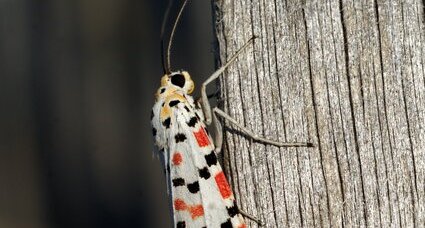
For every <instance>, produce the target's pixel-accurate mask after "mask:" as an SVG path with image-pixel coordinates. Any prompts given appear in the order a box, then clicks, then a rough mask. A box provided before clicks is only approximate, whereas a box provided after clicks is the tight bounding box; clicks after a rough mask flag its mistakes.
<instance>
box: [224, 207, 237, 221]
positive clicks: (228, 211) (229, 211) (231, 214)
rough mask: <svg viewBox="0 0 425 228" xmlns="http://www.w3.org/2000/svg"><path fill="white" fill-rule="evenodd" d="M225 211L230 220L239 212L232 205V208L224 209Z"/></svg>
mask: <svg viewBox="0 0 425 228" xmlns="http://www.w3.org/2000/svg"><path fill="white" fill-rule="evenodd" d="M226 209H227V213H228V214H229V216H230V217H232V218H233V217H235V215H237V214H238V213H239V210H238V208H237V207H236V206H235V205H233V206H232V207H226Z"/></svg>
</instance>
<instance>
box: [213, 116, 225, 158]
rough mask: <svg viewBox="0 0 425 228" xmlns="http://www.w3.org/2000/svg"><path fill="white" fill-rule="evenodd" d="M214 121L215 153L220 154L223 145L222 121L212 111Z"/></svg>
mask: <svg viewBox="0 0 425 228" xmlns="http://www.w3.org/2000/svg"><path fill="white" fill-rule="evenodd" d="M212 123H213V125H214V130H215V134H214V145H215V150H214V151H215V153H216V154H218V153H220V151H221V146H222V145H223V128H222V127H221V123H220V121H219V120H218V118H217V115H216V114H215V113H214V112H213V113H212Z"/></svg>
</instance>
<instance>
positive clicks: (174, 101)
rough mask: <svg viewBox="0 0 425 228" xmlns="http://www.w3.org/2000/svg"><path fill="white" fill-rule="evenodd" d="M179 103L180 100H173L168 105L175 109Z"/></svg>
mask: <svg viewBox="0 0 425 228" xmlns="http://www.w3.org/2000/svg"><path fill="white" fill-rule="evenodd" d="M178 103H180V101H179V100H172V101H170V103H168V105H169V106H170V107H173V106H176V105H177V104H178Z"/></svg>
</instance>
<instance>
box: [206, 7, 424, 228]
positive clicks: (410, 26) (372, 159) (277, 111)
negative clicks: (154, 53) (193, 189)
mask: <svg viewBox="0 0 425 228" xmlns="http://www.w3.org/2000/svg"><path fill="white" fill-rule="evenodd" d="M213 8H214V11H215V18H214V19H215V32H216V35H217V41H218V45H217V46H218V54H217V60H218V62H219V63H220V62H221V63H223V62H225V61H226V60H227V59H228V58H229V57H230V56H231V55H232V54H233V53H235V51H236V50H237V49H238V48H239V47H241V46H242V45H243V44H244V42H245V41H247V40H248V39H249V38H250V37H252V36H253V35H257V36H260V38H259V39H257V40H256V41H255V43H254V45H253V46H252V47H251V48H249V50H248V51H246V52H245V53H244V54H242V55H241V56H240V57H239V59H238V60H237V61H236V63H235V64H233V65H232V66H231V67H230V68H229V69H228V71H227V72H226V73H225V74H224V75H223V76H222V77H221V80H220V83H219V84H220V87H221V92H222V100H223V102H221V105H222V108H223V109H224V110H225V111H226V112H227V113H229V114H230V115H231V116H232V117H234V118H236V119H237V120H238V121H239V122H240V123H242V124H244V125H245V126H247V127H248V128H250V129H252V130H253V131H255V132H257V133H258V134H260V135H264V136H266V137H268V138H271V139H279V140H281V141H311V142H313V143H314V144H315V147H314V148H277V147H274V146H269V145H264V144H260V143H256V142H253V141H252V140H250V139H249V138H247V137H244V136H243V135H241V134H239V133H238V131H237V130H236V129H233V128H232V126H230V125H229V124H225V126H226V127H225V131H226V133H225V143H224V144H225V145H224V147H225V150H224V161H225V162H224V165H225V168H226V171H227V174H228V176H229V179H230V182H231V184H232V186H233V188H234V190H235V195H236V198H237V202H238V204H239V206H240V207H241V208H242V209H244V210H245V211H247V212H248V213H250V214H253V215H255V216H257V217H258V218H260V219H261V220H263V221H264V222H266V224H267V225H266V227H288V226H289V227H301V226H304V227H329V226H331V227H342V226H347V227H391V226H392V227H414V226H416V227H424V226H425V225H424V224H425V192H424V190H425V127H424V126H425V44H424V43H425V23H424V20H425V16H424V1H422V0H408V1H392V0H386V1H379V0H375V1H367V0H361V1H356V0H352V1H346V0H340V1H338V0H328V1H298V0H292V1H286V0H274V1H272V0H258V1H245V0H220V1H214V2H213ZM250 227H256V224H255V223H252V222H250Z"/></svg>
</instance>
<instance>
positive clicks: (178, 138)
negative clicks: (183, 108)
mask: <svg viewBox="0 0 425 228" xmlns="http://www.w3.org/2000/svg"><path fill="white" fill-rule="evenodd" d="M174 139H175V140H176V143H179V142H184V141H185V140H186V135H184V134H182V133H177V134H176V135H175V136H174Z"/></svg>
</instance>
